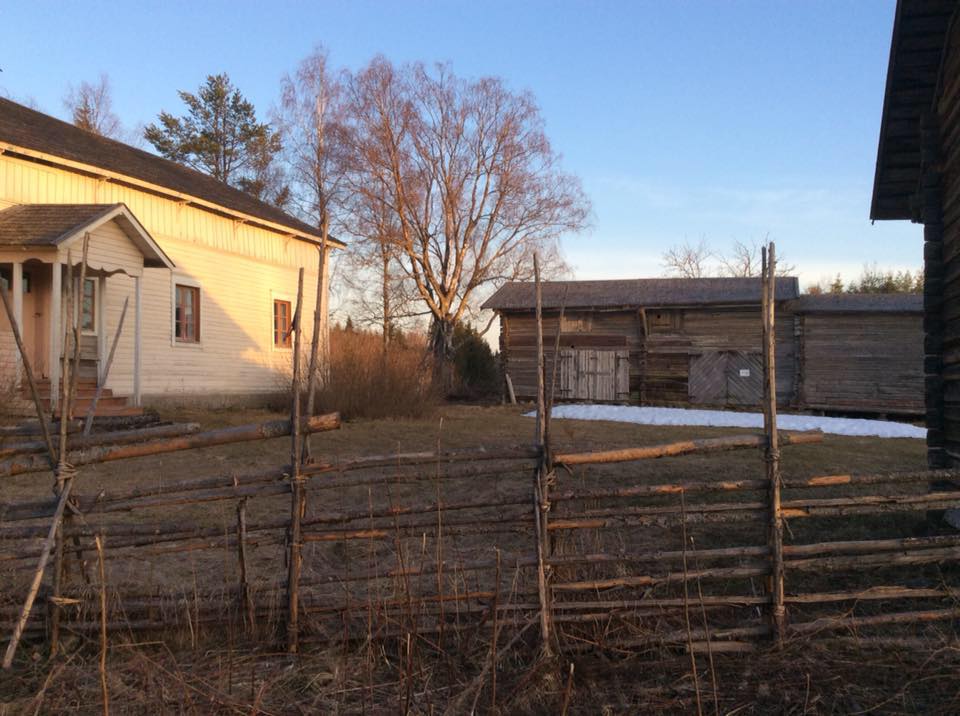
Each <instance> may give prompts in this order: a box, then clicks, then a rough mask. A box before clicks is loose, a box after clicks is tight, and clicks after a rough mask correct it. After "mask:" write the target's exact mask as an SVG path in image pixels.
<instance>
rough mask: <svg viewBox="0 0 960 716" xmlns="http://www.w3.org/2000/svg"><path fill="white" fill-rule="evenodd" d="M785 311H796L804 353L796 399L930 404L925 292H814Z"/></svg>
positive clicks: (858, 405) (895, 406) (886, 407)
mask: <svg viewBox="0 0 960 716" xmlns="http://www.w3.org/2000/svg"><path fill="white" fill-rule="evenodd" d="M786 313H788V314H789V313H792V314H793V325H794V329H795V330H794V337H795V341H796V346H795V354H796V355H797V358H798V359H797V362H796V364H795V375H794V382H795V385H796V386H797V392H796V396H795V399H794V406H795V407H798V408H804V409H820V410H831V411H844V412H856V413H893V414H903V415H907V414H909V415H916V414H920V413H922V412H923V320H922V314H923V297H922V296H920V295H919V294H896V293H895V294H848V293H844V294H824V295H820V296H812V295H807V296H801V297H800V298H799V299H797V300H796V301H794V302H793V303H791V304H790V305H789V306H788V307H787V310H786ZM783 369H789V367H788V366H787V367H778V370H783Z"/></svg>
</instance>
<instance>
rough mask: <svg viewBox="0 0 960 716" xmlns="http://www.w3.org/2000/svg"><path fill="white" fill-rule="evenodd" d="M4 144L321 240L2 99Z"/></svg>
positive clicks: (245, 201) (264, 208)
mask: <svg viewBox="0 0 960 716" xmlns="http://www.w3.org/2000/svg"><path fill="white" fill-rule="evenodd" d="M0 142H3V143H7V144H10V145H13V146H15V147H22V148H24V149H30V150H33V151H36V152H43V153H44V154H50V155H53V156H56V157H61V158H63V159H67V160H70V161H74V162H79V163H81V164H86V165H90V166H92V167H96V168H98V169H102V170H105V171H109V172H114V173H116V174H122V175H124V176H127V177H131V178H133V179H138V180H140V181H144V182H149V183H151V184H155V185H157V186H160V187H163V188H165V189H169V190H172V191H175V192H178V193H180V194H187V195H189V196H192V197H196V198H198V199H202V200H204V201H207V202H210V203H212V204H216V205H218V206H221V207H223V208H224V209H226V210H231V211H236V212H240V213H243V214H247V215H249V216H252V217H254V218H256V219H262V220H264V221H269V222H272V223H274V224H280V225H282V226H283V227H285V228H288V229H290V232H291V233H294V234H297V235H298V236H301V237H302V238H307V239H309V240H313V241H318V240H319V238H318V230H317V229H316V228H315V227H313V226H310V225H309V224H307V223H305V222H303V221H300V220H299V219H296V218H294V217H292V216H290V215H289V214H287V213H286V212H284V211H282V210H281V209H278V208H276V207H275V206H271V205H270V204H267V203H266V202H263V201H260V200H259V199H257V198H255V197H253V196H251V195H250V194H247V193H245V192H242V191H240V190H239V189H234V188H233V187H231V186H228V185H226V184H224V183H223V182H221V181H218V180H216V179H214V178H213V177H211V176H208V175H206V174H203V173H201V172H198V171H195V170H193V169H190V168H188V167H185V166H183V165H181V164H177V163H176V162H172V161H170V160H168V159H163V158H162V157H158V156H156V155H155V154H150V153H149V152H145V151H143V150H142V149H137V148H135V147H131V146H129V145H127V144H123V143H122V142H118V141H116V140H113V139H108V138H106V137H101V136H100V135H98V134H94V133H92V132H88V131H86V130H83V129H80V128H79V127H75V126H74V125H72V124H69V123H68V122H64V121H61V120H59V119H56V118H55V117H51V116H49V115H46V114H43V113H42V112H37V111H36V110H33V109H30V108H29V107H24V106H23V105H19V104H17V103H16V102H11V101H10V100H9V99H4V98H2V97H0ZM337 243H338V244H340V243H341V242H339V241H338V242H337Z"/></svg>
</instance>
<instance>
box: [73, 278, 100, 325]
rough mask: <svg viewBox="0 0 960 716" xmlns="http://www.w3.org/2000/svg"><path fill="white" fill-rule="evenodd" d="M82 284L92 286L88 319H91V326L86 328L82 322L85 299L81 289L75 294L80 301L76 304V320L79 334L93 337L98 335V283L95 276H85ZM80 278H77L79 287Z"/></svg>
mask: <svg viewBox="0 0 960 716" xmlns="http://www.w3.org/2000/svg"><path fill="white" fill-rule="evenodd" d="M83 280H84V283H87V282H89V283H90V284H91V285H92V286H93V293H92V294H91V296H90V318H91V319H92V320H91V322H92V325H91V326H90V327H87V326H86V325H85V324H84V322H83V302H84V299H85V298H86V295H85V294H84V291H83V288H82V287H81V288H80V290H79V291H78V292H77V293H78V294H79V296H80V301H79V302H78V304H77V311H78V313H79V316H78V318H79V319H80V332H81V333H84V334H86V335H88V336H95V335H97V334H99V323H98V321H99V319H100V310H99V308H100V302H99V299H100V281H99V279H98V278H97V277H96V276H92V277H91V276H85V277H84V279H83ZM79 283H80V278H79V277H78V278H77V284H78V285H79Z"/></svg>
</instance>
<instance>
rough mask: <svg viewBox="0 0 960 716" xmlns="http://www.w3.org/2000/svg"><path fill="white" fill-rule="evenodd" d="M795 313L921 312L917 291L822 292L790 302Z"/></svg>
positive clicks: (921, 298) (921, 307) (919, 297)
mask: <svg viewBox="0 0 960 716" xmlns="http://www.w3.org/2000/svg"><path fill="white" fill-rule="evenodd" d="M790 306H791V308H792V309H793V310H794V311H796V312H797V313H923V296H922V295H921V294H919V293H824V294H820V295H816V296H814V295H807V296H801V297H800V298H799V299H797V300H796V301H793V302H792V303H791V304H790Z"/></svg>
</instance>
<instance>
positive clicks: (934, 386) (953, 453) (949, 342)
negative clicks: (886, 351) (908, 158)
mask: <svg viewBox="0 0 960 716" xmlns="http://www.w3.org/2000/svg"><path fill="white" fill-rule="evenodd" d="M940 82H941V92H940V96H939V99H938V101H937V103H936V107H935V114H934V115H932V116H927V117H925V118H924V121H923V123H922V125H921V136H922V149H921V163H922V167H923V178H922V180H921V187H920V197H919V199H920V202H919V204H920V207H921V216H920V219H921V220H922V221H923V223H924V269H925V277H926V288H925V290H926V295H925V297H924V298H925V301H924V308H925V311H926V316H925V319H924V329H925V331H926V340H925V345H926V351H925V353H926V355H925V358H924V368H925V373H926V376H925V381H926V395H927V427H928V439H927V444H928V458H929V462H930V464H931V466H934V467H939V466H943V465H948V464H958V463H960V23H957V22H954V23H953V27H952V29H951V31H950V34H949V36H948V37H947V41H946V46H945V49H944V57H943V62H942V65H941V72H940Z"/></svg>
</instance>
